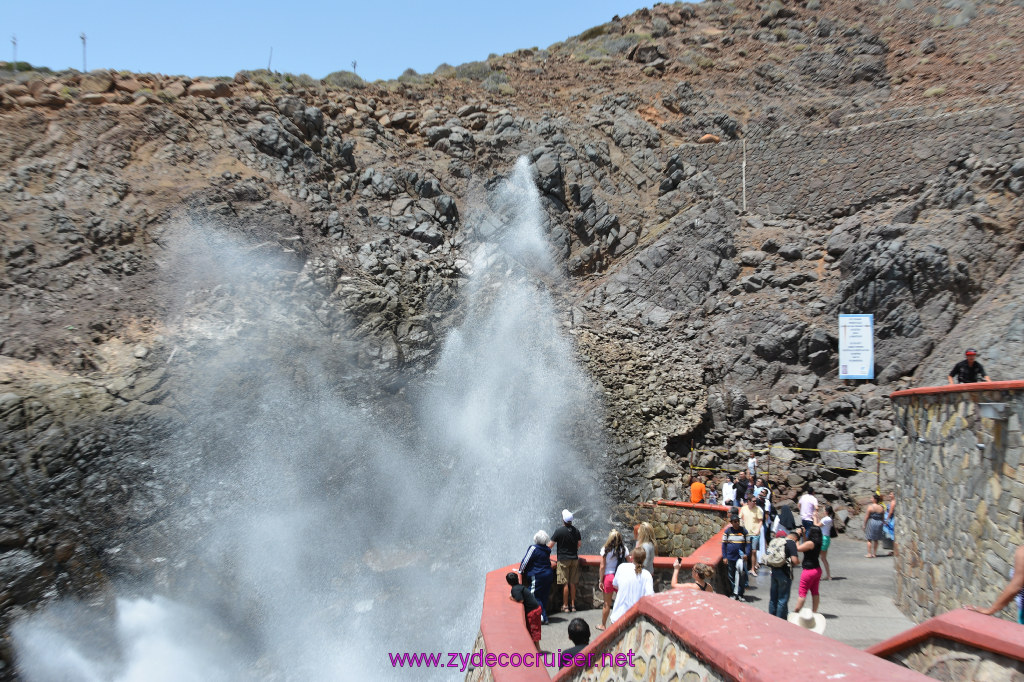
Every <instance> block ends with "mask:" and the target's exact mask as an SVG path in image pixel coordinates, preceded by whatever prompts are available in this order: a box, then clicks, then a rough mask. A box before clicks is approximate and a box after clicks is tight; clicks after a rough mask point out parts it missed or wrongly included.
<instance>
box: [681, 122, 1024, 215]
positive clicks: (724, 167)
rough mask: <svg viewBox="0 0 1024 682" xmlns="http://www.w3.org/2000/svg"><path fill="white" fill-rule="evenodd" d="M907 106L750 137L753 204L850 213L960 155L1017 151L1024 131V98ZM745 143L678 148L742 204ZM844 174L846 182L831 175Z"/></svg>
mask: <svg viewBox="0 0 1024 682" xmlns="http://www.w3.org/2000/svg"><path fill="white" fill-rule="evenodd" d="M902 113H903V114H904V115H903V116H901V117H897V118H895V119H894V120H886V121H879V122H873V123H865V124H862V125H854V126H849V127H844V128H836V129H832V130H824V131H816V132H810V133H806V132H795V131H791V132H783V133H776V134H773V135H770V136H768V137H765V138H762V139H748V140H747V210H748V211H750V212H753V213H760V214H763V215H776V216H796V217H807V216H810V215H815V216H821V215H824V214H830V213H833V214H837V213H843V212H845V209H847V208H848V207H851V206H860V205H864V204H867V203H870V202H872V201H878V200H884V199H886V198H888V197H892V196H897V195H900V194H904V193H907V192H908V191H910V190H912V189H913V188H915V187H920V186H922V185H923V184H924V183H925V181H927V180H929V179H930V178H932V177H933V176H935V175H936V174H938V173H940V172H941V171H942V170H943V169H944V168H945V167H946V166H947V165H949V163H950V162H952V161H954V160H955V159H956V158H957V157H958V156H960V155H966V154H975V155H978V156H981V157H983V158H984V157H987V156H994V157H997V158H1002V159H1004V160H1005V159H1012V158H1015V155H1017V154H1019V151H1020V150H1019V147H1018V143H1019V142H1020V140H1021V139H1022V137H1024V104H1020V103H1011V104H1004V105H998V106H991V107H985V108H980V109H975V110H972V111H962V112H948V113H942V114H933V115H914V114H915V113H919V112H914V111H904V112H902ZM897 116H898V115H897ZM742 145H743V142H742V140H736V141H730V142H722V143H720V144H717V145H684V146H681V147H679V148H678V150H677V151H678V153H679V154H680V158H681V159H682V160H683V161H685V162H687V163H691V164H693V165H694V166H696V167H697V168H699V169H700V170H702V171H710V172H711V174H712V175H713V176H714V180H715V189H717V190H718V191H719V192H721V193H723V194H724V195H725V196H727V197H729V198H730V199H731V200H733V201H734V202H735V203H736V205H737V206H740V205H741V199H742V182H741V179H742V171H741V164H742V160H743V146H742ZM825 169H827V172H822V171H823V170H825ZM837 177H841V178H843V180H842V182H831V181H829V180H828V178H837Z"/></svg>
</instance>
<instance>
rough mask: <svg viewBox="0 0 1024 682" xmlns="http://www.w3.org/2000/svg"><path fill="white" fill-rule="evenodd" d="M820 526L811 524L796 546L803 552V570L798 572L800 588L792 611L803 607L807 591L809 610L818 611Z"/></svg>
mask: <svg viewBox="0 0 1024 682" xmlns="http://www.w3.org/2000/svg"><path fill="white" fill-rule="evenodd" d="M821 540H822V534H821V528H820V527H819V526H811V527H810V528H808V529H807V536H806V539H804V540H803V541H802V542H800V543H799V544H798V545H797V546H796V548H797V550H798V551H800V552H803V553H804V560H803V562H802V563H801V564H800V566H801V568H803V570H802V571H801V572H800V590H799V592H798V593H797V594H799V595H800V598H799V599H797V600H796V606H795V608H794V609H793V611H797V612H799V611H800V609H802V608H803V607H804V600H805V599H807V593H808V592H810V593H811V610H812V611H814V612H815V613H817V612H818V602H819V599H818V584H819V583H820V582H821V564H820V563H819V562H818V555H820V554H821Z"/></svg>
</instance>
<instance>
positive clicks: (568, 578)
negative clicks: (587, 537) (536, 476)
mask: <svg viewBox="0 0 1024 682" xmlns="http://www.w3.org/2000/svg"><path fill="white" fill-rule="evenodd" d="M556 542H557V543H558V563H556V564H555V582H556V583H557V584H559V585H561V586H562V610H563V611H575V610H576V585H577V583H579V581H580V557H579V554H578V552H579V551H580V543H581V542H583V536H582V535H580V531H579V529H578V528H576V526H574V525H572V512H571V511H569V510H568V509H563V510H562V527H561V528H559V529H558V530H556V531H555V532H554V533H553V534H552V535H551V542H549V543H548V547H553V546H554V545H555V543H556Z"/></svg>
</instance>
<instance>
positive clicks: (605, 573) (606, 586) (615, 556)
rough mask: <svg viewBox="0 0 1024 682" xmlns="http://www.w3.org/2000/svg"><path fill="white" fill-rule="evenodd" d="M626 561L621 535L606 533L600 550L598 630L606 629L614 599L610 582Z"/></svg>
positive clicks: (613, 588)
mask: <svg viewBox="0 0 1024 682" xmlns="http://www.w3.org/2000/svg"><path fill="white" fill-rule="evenodd" d="M625 560H626V545H625V544H624V543H623V542H622V533H620V532H619V531H617V530H613V531H612V532H611V533H608V539H607V540H606V541H605V543H604V547H602V548H601V592H603V593H604V607H603V608H602V609H601V624H600V625H598V626H597V629H598V630H604V629H605V628H606V627H608V614H609V613H611V610H612V601H613V600H614V598H615V586H614V585H612V580H614V579H615V569H617V568H618V567H619V564H621V563H622V562H623V561H625Z"/></svg>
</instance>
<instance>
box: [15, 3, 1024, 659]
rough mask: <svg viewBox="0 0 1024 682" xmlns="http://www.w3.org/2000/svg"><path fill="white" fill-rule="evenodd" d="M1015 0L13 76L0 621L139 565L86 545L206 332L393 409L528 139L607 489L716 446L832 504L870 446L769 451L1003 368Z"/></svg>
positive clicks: (749, 6) (1010, 255)
mask: <svg viewBox="0 0 1024 682" xmlns="http://www.w3.org/2000/svg"><path fill="white" fill-rule="evenodd" d="M1022 13H1024V9H1022V7H1021V6H1020V3H1019V2H1018V3H985V2H979V3H973V2H958V3H945V4H943V5H938V4H935V5H931V4H920V5H915V4H914V3H903V2H901V3H898V4H895V5H891V6H890V5H872V6H862V5H858V4H856V3H838V4H835V5H832V4H829V5H827V6H824V5H822V3H820V2H818V1H817V0H810V2H807V3H796V4H793V3H789V4H787V3H782V2H778V1H777V0H774V1H773V2H771V3H765V4H755V3H719V2H705V3H703V4H701V5H692V6H691V5H659V6H657V7H654V8H652V9H650V10H641V11H639V12H637V13H635V14H633V15H631V16H628V17H624V18H618V17H616V18H615V19H613V20H612V21H611V22H609V23H608V24H605V25H603V26H600V27H595V28H594V29H591V30H590V31H587V32H585V33H584V34H581V35H580V36H576V37H574V38H571V39H569V40H567V41H565V42H564V43H559V44H557V45H553V46H551V47H549V48H548V49H546V50H521V51H518V52H515V53H512V54H508V55H503V56H501V57H495V58H492V59H490V60H489V61H488V62H481V63H477V64H473V65H463V67H459V68H457V69H455V70H454V71H450V70H447V69H439V71H438V72H437V73H436V74H434V75H432V76H422V77H420V76H417V77H416V78H403V79H402V81H400V82H397V83H396V82H390V83H378V84H369V85H366V84H355V85H361V87H355V85H354V86H353V87H351V88H343V87H338V86H335V85H332V84H331V83H330V82H327V83H318V82H314V81H309V80H301V79H296V80H295V81H294V82H289V80H288V79H283V80H282V79H277V78H275V77H273V75H272V74H238V75H237V76H236V77H235V78H234V80H230V81H229V80H223V81H217V82H198V81H196V82H194V81H191V80H189V79H183V78H172V77H164V76H159V75H130V76H129V75H125V74H117V73H96V74H85V75H82V74H57V75H54V76H43V75H40V74H35V73H33V74H18V75H17V77H14V75H13V74H10V75H9V77H8V78H7V79H6V82H5V83H4V84H3V85H2V86H0V109H2V111H0V121H2V125H0V168H2V170H3V174H2V176H0V221H2V225H3V230H2V239H3V244H2V247H3V248H2V263H3V266H4V270H3V278H2V280H0V281H2V285H0V286H2V287H3V292H4V299H3V308H2V316H3V318H2V319H3V327H2V337H0V353H2V373H0V383H2V385H0V420H2V422H3V429H4V431H3V433H4V438H3V441H2V442H3V444H2V447H0V465H2V466H0V492H2V495H0V613H2V614H3V616H2V617H3V621H4V622H5V623H6V622H8V621H9V619H10V618H11V617H12V616H14V615H16V614H18V613H21V612H22V610H24V609H26V608H31V607H32V606H33V605H34V604H37V603H38V602H39V600H40V599H43V598H47V597H51V596H54V595H56V594H67V593H72V594H73V593H80V594H81V593H88V592H90V590H92V589H93V588H95V586H96V585H97V584H100V583H102V582H103V581H104V580H106V579H107V577H109V576H110V575H123V574H130V573H131V572H132V571H133V570H137V569H136V568H133V565H132V562H130V561H121V560H120V559H119V558H118V556H117V554H116V553H113V554H112V553H111V552H110V550H112V549H114V548H115V547H116V546H118V545H119V543H120V541H121V539H123V538H126V537H132V536H138V535H140V534H144V533H145V528H149V527H152V526H153V525H154V523H155V522H154V521H153V520H152V517H153V515H154V514H155V515H156V516H159V511H158V510H159V508H160V506H161V505H162V504H167V503H168V502H167V499H168V498H169V497H172V495H170V494H166V493H161V492H160V490H159V488H153V487H147V486H146V484H145V482H146V481H147V480H149V479H148V478H147V477H148V476H150V475H151V474H152V461H151V458H152V456H153V450H152V449H151V448H152V444H153V443H154V442H155V441H156V440H158V437H159V434H160V433H161V432H162V429H165V428H167V425H168V424H173V423H176V422H180V421H181V420H187V419H188V409H189V407H188V405H186V404H183V402H182V401H181V400H180V397H181V391H182V389H183V386H184V384H185V383H187V376H188V372H189V368H191V367H193V366H194V364H195V363H196V362H197V361H199V360H200V359H202V358H204V356H205V354H207V353H209V352H211V348H212V347H213V343H212V341H213V340H214V337H216V340H218V341H223V337H224V336H225V335H227V336H228V337H229V338H251V337H252V336H253V335H259V334H264V333H265V332H264V331H263V328H261V327H258V326H257V325H255V324H253V323H252V320H253V319H254V318H255V317H256V316H257V314H258V312H262V311H265V310H267V309H271V308H272V309H273V310H275V311H279V312H275V314H281V315H286V316H289V317H290V318H291V319H292V320H293V321H294V322H295V323H296V324H297V325H298V327H297V328H298V329H300V330H301V329H306V330H308V332H309V333H308V334H306V333H299V334H297V335H294V336H290V337H288V338H270V337H268V338H266V343H265V344H264V346H263V348H265V353H266V357H267V358H271V357H273V358H280V357H282V356H287V355H288V354H292V353H301V352H302V350H303V345H304V344H307V343H308V344H314V343H320V341H311V340H310V339H325V340H327V341H328V342H331V343H335V344H337V348H339V349H343V350H341V351H340V352H339V353H338V356H339V357H337V362H336V366H333V367H327V368H325V371H327V372H337V374H338V376H339V383H342V384H346V382H347V384H346V385H349V386H351V387H352V388H351V390H353V391H364V392H365V393H366V394H367V395H368V396H369V397H370V398H372V397H373V396H380V397H387V399H388V400H398V401H401V396H402V390H403V386H404V382H406V381H407V378H406V377H408V376H409V375H410V374H412V375H416V374H422V373H429V372H430V371H431V367H432V363H433V362H434V361H435V360H436V358H437V353H438V349H439V344H440V342H441V340H443V339H444V338H445V335H446V331H447V330H448V329H450V328H451V326H452V325H453V324H455V323H456V322H457V321H458V320H459V319H460V318H461V316H462V315H463V311H462V309H461V308H460V306H461V303H462V301H463V297H464V291H463V285H464V282H465V281H466V279H467V277H468V276H469V275H470V274H471V271H472V266H471V264H470V261H469V260H468V253H469V252H470V250H471V248H472V247H473V246H474V245H476V244H479V243H482V242H484V241H498V242H500V240H501V239H502V238H503V235H504V234H505V232H506V230H505V228H506V226H507V225H506V219H511V218H509V217H508V214H507V213H505V212H503V211H504V209H503V207H501V206H494V205H490V206H488V205H487V202H488V201H489V199H488V194H487V190H488V188H490V187H492V186H493V185H494V184H495V183H496V182H497V181H498V180H499V179H501V178H502V177H503V176H505V175H507V174H508V173H509V172H510V171H511V168H512V166H513V165H514V163H515V160H516V159H517V158H519V157H526V159H527V160H528V161H529V164H530V165H531V167H532V169H533V172H534V173H535V178H536V184H537V187H538V189H539V190H540V192H541V195H542V203H543V206H544V213H545V215H544V220H545V231H546V233H547V238H548V241H549V243H550V248H551V251H552V253H553V255H554V257H555V262H556V263H557V264H558V266H557V267H558V270H559V271H560V273H554V274H552V273H537V276H539V277H541V278H548V279H549V280H550V282H551V284H552V286H553V287H554V290H555V291H556V292H557V297H558V305H559V306H560V309H561V312H560V315H561V317H562V323H563V325H564V327H565V329H566V331H567V332H568V333H569V334H570V335H572V337H573V338H574V339H575V341H576V344H577V348H578V351H579V354H580V357H581V358H582V360H583V362H584V364H585V365H586V366H587V368H588V369H589V371H590V373H591V375H592V376H594V377H595V378H596V380H597V381H598V382H599V383H600V384H601V386H602V387H603V389H604V395H605V405H606V409H607V415H606V417H607V427H608V433H609V434H610V445H609V450H610V452H609V456H608V458H607V461H608V466H609V467H610V469H609V472H608V473H607V474H606V475H605V476H604V478H605V479H606V480H607V481H609V483H607V487H608V489H609V492H610V493H611V494H612V495H613V496H614V498H615V499H616V500H617V501H619V502H622V503H627V504H628V503H631V502H635V501H638V500H642V499H648V498H650V497H653V496H667V497H673V496H677V495H680V494H681V491H682V490H683V488H684V487H685V486H686V485H688V483H689V470H688V466H689V464H690V462H691V459H690V455H689V450H690V447H691V444H693V445H694V446H696V447H697V448H699V449H704V450H705V451H704V452H700V453H698V454H697V455H696V456H695V457H694V458H693V459H692V462H693V464H695V465H698V466H705V467H721V466H729V467H731V466H733V465H734V464H735V463H736V462H738V461H740V460H745V457H746V455H745V454H744V453H745V452H746V451H748V450H751V449H757V448H762V447H767V446H769V445H771V444H777V445H778V446H780V447H778V448H776V449H775V451H774V452H775V454H776V455H777V457H778V459H776V460H775V461H774V464H773V467H775V466H777V467H780V468H781V469H782V474H781V478H780V484H781V485H782V488H781V489H780V494H781V495H783V496H785V495H788V494H790V493H791V491H792V490H793V489H795V488H796V487H798V486H799V485H801V484H802V483H803V482H804V481H806V480H813V481H815V482H816V483H817V484H818V487H819V490H820V492H821V493H822V494H824V495H825V496H826V497H827V498H828V499H833V500H836V501H839V502H841V503H842V504H844V505H845V504H853V503H854V502H855V501H856V500H857V499H858V498H859V497H862V496H863V495H865V494H866V492H867V491H869V490H871V489H873V488H874V486H875V476H874V474H873V473H857V474H855V475H853V476H849V475H846V474H848V473H849V472H847V471H836V470H834V469H832V468H822V465H828V466H829V467H843V468H846V469H864V470H866V471H868V472H873V470H874V467H875V462H874V459H873V457H872V456H868V455H861V454H847V453H822V454H820V455H819V454H807V453H802V452H801V451H798V450H795V449H794V450H790V449H788V448H798V447H817V448H822V449H826V450H829V449H832V450H844V451H845V450H849V451H864V450H873V449H876V448H879V447H881V448H885V447H887V446H888V445H889V444H890V440H889V431H890V429H891V427H892V422H891V412H890V408H889V406H888V404H887V401H886V400H885V399H884V396H885V395H886V393H887V392H888V391H890V390H892V389H893V388H895V387H896V386H897V385H899V386H904V385H907V384H912V383H921V382H936V381H944V377H945V374H946V372H948V369H949V367H951V366H952V364H953V363H954V362H955V361H956V360H957V359H959V357H960V355H961V353H962V350H963V347H964V346H965V345H973V346H976V347H978V348H979V349H981V351H982V360H983V362H984V363H985V364H986V367H987V369H988V370H989V373H990V374H991V375H992V376H993V378H996V379H1008V378H1020V376H1022V373H1024V360H1022V358H1024V354H1022V352H1021V350H1022V344H1024V338H1022V335H1021V334H1022V333H1021V328H1020V327H1021V320H1022V319H1024V314H1022V310H1021V304H1020V303H1019V301H1020V300H1022V299H1021V297H1020V296H1019V295H1018V294H1019V293H1020V288H1021V263H1022V261H1021V255H1020V254H1021V250H1022V246H1024V232H1022V229H1024V228H1022V223H1021V219H1022V211H1024V202H1022V199H1021V194H1022V192H1024V146H1022V143H1021V139H1022V137H1021V133H1022V132H1024V131H1022V126H1024V124H1022V123H1021V121H1022V120H1024V118H1022V117H1021V115H1020V113H1021V110H1022V107H1024V101H1022V99H1021V97H1020V93H1021V90H1020V72H1019V64H1020V49H1021V48H1020V45H1021V44H1024V35H1021V32H1022V30H1024V29H1022V28H1021V27H1022V26H1024V17H1022ZM469 67H472V68H469ZM460 69H461V71H460ZM702 139H704V140H705V141H706V143H705V144H702V143H699V142H698V141H699V140H702ZM744 177H745V178H746V184H744V183H743V182H742V179H743V178H744ZM744 205H745V206H744ZM744 208H745V210H744ZM484 209H486V210H484ZM222 239H225V240H230V241H231V242H232V243H235V244H238V245H240V248H242V249H243V250H245V251H246V252H248V253H252V254H254V255H260V256H261V258H260V259H259V262H260V263H264V264H265V265H261V266H259V268H258V269H257V271H256V272H254V273H251V274H252V278H251V279H249V280H247V284H246V286H248V287H250V289H251V292H254V293H253V296H252V297H249V298H247V299H246V300H251V301H255V302H256V303H254V304H253V305H254V306H256V307H257V308H259V311H257V310H256V309H244V307H242V306H240V304H239V303H238V300H239V299H238V297H237V296H235V294H236V292H234V291H233V290H232V288H231V286H225V285H222V284H216V283H214V282H215V281H216V278H215V277H213V276H212V275H213V274H215V273H218V272H221V271H223V270H224V269H226V268H233V267H236V266H237V264H236V263H225V262H221V261H218V260H217V258H216V257H215V256H213V255H211V254H213V253H215V252H216V250H215V249H214V248H213V244H212V243H211V240H214V241H216V240H222ZM562 276H564V277H566V279H564V280H562V279H561V277H562ZM852 312H861V313H864V312H871V313H874V315H875V320H876V364H877V367H876V371H877V377H878V379H877V381H876V382H873V383H862V384H860V385H858V386H853V385H844V384H842V383H841V382H839V381H837V380H836V375H837V372H836V368H837V349H836V344H837V339H836V335H835V334H836V315H837V314H838V313H852ZM232 335H233V336H232ZM218 347H220V346H218ZM261 359H262V358H260V357H249V358H237V359H235V361H237V362H239V363H258V362H260V361H261ZM366 377H373V378H372V380H367V379H366ZM239 390H244V387H239ZM716 449H720V451H716ZM154 491H156V492H154ZM154 509H155V510H156V511H153V510H154ZM144 510H148V511H144ZM4 656H5V660H7V661H8V663H9V660H10V659H9V656H10V654H9V651H8V652H7V653H5V654H4ZM8 673H9V668H8Z"/></svg>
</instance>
